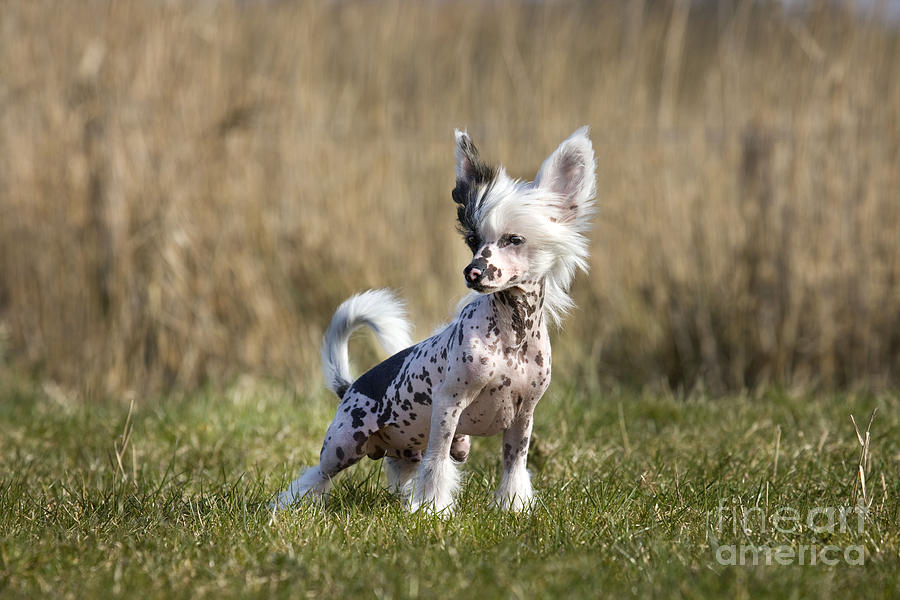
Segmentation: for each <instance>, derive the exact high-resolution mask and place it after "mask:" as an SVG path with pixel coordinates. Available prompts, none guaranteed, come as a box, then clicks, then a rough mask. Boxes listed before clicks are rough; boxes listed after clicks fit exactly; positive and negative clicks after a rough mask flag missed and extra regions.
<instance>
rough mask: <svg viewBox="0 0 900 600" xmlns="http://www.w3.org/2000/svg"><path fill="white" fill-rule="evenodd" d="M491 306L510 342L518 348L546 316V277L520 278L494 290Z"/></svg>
mask: <svg viewBox="0 0 900 600" xmlns="http://www.w3.org/2000/svg"><path fill="white" fill-rule="evenodd" d="M491 309H492V310H493V312H494V316H495V318H496V319H497V325H498V327H499V328H500V337H501V338H503V339H504V341H505V342H506V345H507V346H511V347H515V348H518V347H519V346H521V345H522V343H523V342H524V341H525V340H526V339H527V338H528V334H529V333H530V332H532V331H537V330H538V329H539V328H540V327H541V325H542V323H543V320H544V280H543V279H541V280H539V281H520V282H518V283H517V284H516V286H515V287H511V288H507V289H505V290H502V291H500V292H494V293H493V294H491Z"/></svg>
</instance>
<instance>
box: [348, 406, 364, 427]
mask: <svg viewBox="0 0 900 600" xmlns="http://www.w3.org/2000/svg"><path fill="white" fill-rule="evenodd" d="M350 416H351V417H353V423H351V425H352V426H353V428H354V429H359V428H360V427H362V426H363V424H364V423H365V421H363V419H364V418H365V417H366V411H365V410H364V409H362V408H360V407H358V406H357V407H356V408H354V409H353V410H352V411H350Z"/></svg>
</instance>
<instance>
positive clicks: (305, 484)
mask: <svg viewBox="0 0 900 600" xmlns="http://www.w3.org/2000/svg"><path fill="white" fill-rule="evenodd" d="M330 489H331V478H330V477H327V476H325V475H324V474H323V473H322V470H321V469H320V468H319V466H318V465H316V466H315V467H310V468H308V469H306V470H305V471H303V473H301V474H300V477H298V478H297V479H295V480H294V481H292V482H291V484H290V485H289V486H288V488H287V489H286V490H284V491H283V492H281V493H279V494H278V497H277V498H276V499H275V501H274V502H273V503H272V504H271V505H270V508H271V509H272V510H285V509H288V508H290V507H291V506H292V505H293V504H294V503H295V502H297V501H298V500H300V499H307V500H314V499H318V500H320V499H322V498H323V497H324V496H325V494H327V493H328V490H330Z"/></svg>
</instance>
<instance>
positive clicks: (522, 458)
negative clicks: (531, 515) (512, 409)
mask: <svg viewBox="0 0 900 600" xmlns="http://www.w3.org/2000/svg"><path fill="white" fill-rule="evenodd" d="M533 422H534V419H533V413H532V412H531V411H528V412H526V413H524V414H520V415H519V416H518V417H517V418H516V420H515V421H513V423H512V425H510V427H509V429H507V430H506V431H504V432H503V477H502V479H501V480H500V487H498V488H497V496H496V498H495V502H496V504H497V506H498V507H500V508H501V509H502V510H509V511H512V512H521V511H523V510H527V509H528V508H530V507H531V504H532V502H533V501H534V491H533V490H532V488H531V475H530V474H529V473H528V470H527V469H526V463H527V462H528V443H529V441H530V440H531V426H532V424H533Z"/></svg>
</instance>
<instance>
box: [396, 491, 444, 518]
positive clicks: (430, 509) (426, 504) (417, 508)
mask: <svg viewBox="0 0 900 600" xmlns="http://www.w3.org/2000/svg"><path fill="white" fill-rule="evenodd" d="M406 508H407V510H409V512H411V513H422V514H423V515H429V516H434V515H439V516H442V517H449V516H451V515H452V514H453V509H454V504H453V501H452V500H451V501H449V502H438V500H437V499H435V498H423V497H416V494H415V493H413V494H411V495H410V496H409V498H408V499H407V500H406Z"/></svg>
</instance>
